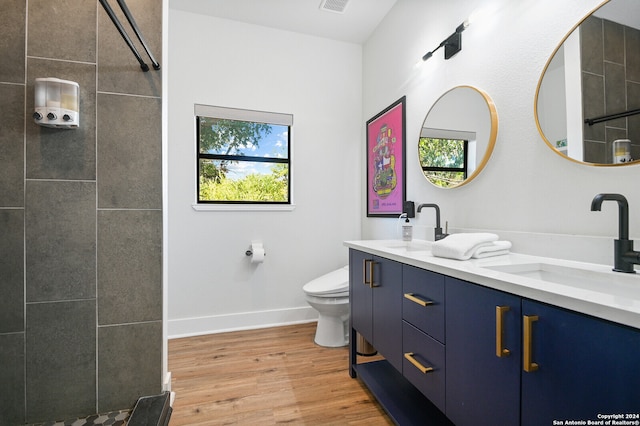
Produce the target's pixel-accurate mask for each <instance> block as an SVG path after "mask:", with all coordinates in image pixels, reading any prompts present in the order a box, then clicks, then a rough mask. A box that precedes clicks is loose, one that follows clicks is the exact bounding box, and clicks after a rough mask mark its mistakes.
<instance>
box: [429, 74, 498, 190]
mask: <svg viewBox="0 0 640 426" xmlns="http://www.w3.org/2000/svg"><path fill="white" fill-rule="evenodd" d="M459 89H470V90H472V91H473V92H472V94H473V95H476V94H477V95H480V96H481V97H482V99H483V100H484V102H485V104H486V107H487V109H486V111H480V113H486V114H487V119H488V123H489V126H490V128H489V132H488V140H487V141H486V148H485V150H484V153H482V154H480V155H482V158H481V159H480V161H479V162H476V167H475V170H474V171H473V172H472V173H471V174H470V175H469V176H467V178H466V179H465V180H463V181H462V182H461V183H459V184H457V185H452V186H440V185H437V184H435V183H434V182H432V181H431V180H430V179H429V177H428V176H427V175H426V174H425V173H424V171H423V170H422V161H421V159H420V143H421V141H420V139H422V130H423V129H424V128H425V126H426V125H427V121H428V120H429V115H430V114H432V113H433V111H434V110H435V108H436V107H437V105H438V103H439V102H442V100H443V98H445V97H446V96H447V95H450V94H451V93H452V92H454V91H455V90H459ZM464 106H465V105H461V108H460V109H458V110H457V111H456V114H457V116H458V117H464V116H465V113H466V115H469V114H470V113H478V112H479V111H471V112H466V111H464ZM445 127H446V126H438V125H436V126H434V125H433V124H432V123H429V128H436V129H444V128H445ZM462 127H463V128H464V127H465V126H462ZM447 130H448V129H447ZM452 130H453V129H452ZM455 130H460V131H467V132H468V131H470V129H468V128H465V129H462V128H460V129H455ZM497 136H498V112H497V110H496V106H495V104H494V102H493V100H492V99H491V97H490V96H489V95H488V94H487V93H486V92H485V91H483V90H481V89H478V88H477V87H473V86H466V85H462V86H456V87H453V88H452V89H449V90H448V91H446V92H445V93H444V94H442V95H441V96H440V97H439V98H438V99H437V100H436V101H435V102H434V104H433V105H432V106H431V108H430V109H429V112H427V115H426V117H425V119H424V121H423V123H422V126H421V127H420V136H419V138H418V164H419V166H420V169H421V171H422V172H423V175H424V176H425V179H427V181H428V182H429V183H430V184H432V185H433V186H435V187H436V188H442V189H453V188H460V187H461V186H464V185H466V184H468V183H469V182H471V181H472V180H473V179H475V178H476V177H477V176H478V175H479V174H480V172H481V171H482V170H483V169H484V168H485V166H486V165H487V163H488V162H489V158H490V157H491V154H492V153H493V148H494V146H495V143H496V139H497ZM480 155H478V156H477V157H478V158H480Z"/></svg>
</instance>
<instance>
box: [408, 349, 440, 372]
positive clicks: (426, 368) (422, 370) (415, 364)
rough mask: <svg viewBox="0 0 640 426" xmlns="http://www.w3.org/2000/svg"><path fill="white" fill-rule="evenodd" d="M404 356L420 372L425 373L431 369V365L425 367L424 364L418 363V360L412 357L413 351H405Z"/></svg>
mask: <svg viewBox="0 0 640 426" xmlns="http://www.w3.org/2000/svg"><path fill="white" fill-rule="evenodd" d="M404 357H405V358H406V359H407V360H408V361H409V362H410V363H411V364H413V365H414V366H415V367H416V368H417V369H418V370H420V371H421V372H422V374H427V373H429V372H431V371H433V367H425V366H424V365H422V364H420V363H419V362H418V360H417V359H415V358H414V357H413V352H407V353H406V354H404Z"/></svg>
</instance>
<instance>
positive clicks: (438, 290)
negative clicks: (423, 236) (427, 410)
mask: <svg viewBox="0 0 640 426" xmlns="http://www.w3.org/2000/svg"><path fill="white" fill-rule="evenodd" d="M402 292H403V299H402V320H403V325H402V352H403V356H404V359H403V360H402V362H403V365H402V374H403V375H404V377H406V378H407V380H409V382H411V384H413V385H414V386H415V387H416V388H418V390H420V392H422V394H423V395H425V396H426V397H427V398H429V399H430V400H431V402H433V404H434V405H435V406H436V407H438V408H439V409H440V411H442V412H443V413H444V412H445V374H446V368H445V367H446V363H445V344H444V343H445V329H444V328H445V327H444V319H445V316H444V311H445V301H444V293H445V290H444V276H443V275H440V274H437V273H435V272H430V271H426V270H424V269H420V268H416V267H414V266H409V265H403V269H402Z"/></svg>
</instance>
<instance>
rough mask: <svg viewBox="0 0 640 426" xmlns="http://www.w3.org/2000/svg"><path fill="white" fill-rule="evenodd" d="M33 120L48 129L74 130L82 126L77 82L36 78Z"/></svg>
mask: <svg viewBox="0 0 640 426" xmlns="http://www.w3.org/2000/svg"><path fill="white" fill-rule="evenodd" d="M34 93H35V96H34V97H35V99H34V106H35V111H34V113H33V120H34V121H35V122H36V123H37V124H39V125H41V126H46V127H56V128H62V129H74V128H77V127H78V125H79V124H80V112H79V105H80V100H79V95H80V85H79V84H78V83H76V82H75V81H68V80H60V79H59V78H53V77H47V78H36V85H35V91H34Z"/></svg>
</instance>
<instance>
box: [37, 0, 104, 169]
mask: <svg viewBox="0 0 640 426" xmlns="http://www.w3.org/2000/svg"><path fill="white" fill-rule="evenodd" d="M54 3H55V2H54ZM94 7H95V5H94ZM27 67H28V69H27V74H28V76H27V111H31V110H32V109H33V104H34V100H33V92H34V85H35V79H36V78H40V77H56V78H60V79H63V80H71V81H75V82H77V83H78V84H79V85H80V126H79V127H78V128H77V129H52V128H48V127H42V126H39V125H37V124H35V123H34V121H33V120H32V119H27V178H32V179H85V180H95V176H96V119H95V116H96V66H95V65H91V64H81V63H76V62H64V61H50V60H45V59H36V58H29V59H28V64H27ZM29 116H30V114H29Z"/></svg>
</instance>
